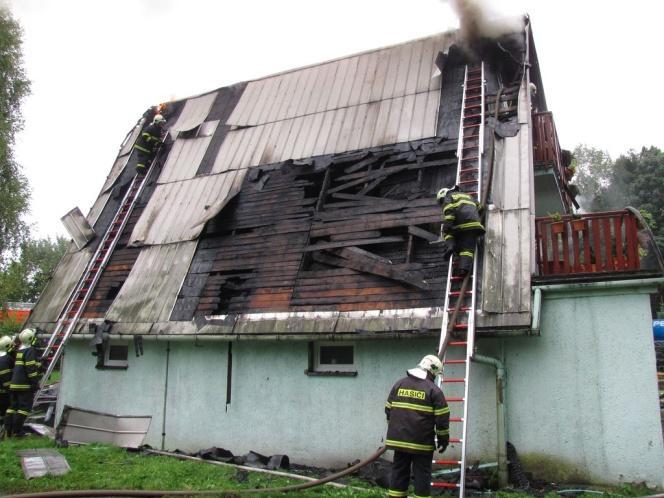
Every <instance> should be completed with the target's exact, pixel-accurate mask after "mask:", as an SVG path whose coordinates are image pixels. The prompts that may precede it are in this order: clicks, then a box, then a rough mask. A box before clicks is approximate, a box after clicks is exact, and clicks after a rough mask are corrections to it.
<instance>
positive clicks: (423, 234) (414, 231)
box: [408, 225, 438, 242]
mask: <svg viewBox="0 0 664 498" xmlns="http://www.w3.org/2000/svg"><path fill="white" fill-rule="evenodd" d="M408 233H409V234H411V235H415V236H416V237H419V238H421V239H424V240H426V241H427V242H433V241H434V240H438V236H437V235H435V234H433V233H431V232H429V231H427V230H424V229H422V228H419V227H416V226H414V225H408Z"/></svg>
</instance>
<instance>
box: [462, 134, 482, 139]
mask: <svg viewBox="0 0 664 498" xmlns="http://www.w3.org/2000/svg"><path fill="white" fill-rule="evenodd" d="M463 138H464V139H466V140H469V139H474V138H480V136H479V135H477V134H475V135H468V136H467V137H463Z"/></svg>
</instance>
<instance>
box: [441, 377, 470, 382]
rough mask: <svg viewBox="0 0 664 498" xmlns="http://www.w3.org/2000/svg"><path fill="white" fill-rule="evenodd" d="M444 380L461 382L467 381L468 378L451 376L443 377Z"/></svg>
mask: <svg viewBox="0 0 664 498" xmlns="http://www.w3.org/2000/svg"><path fill="white" fill-rule="evenodd" d="M443 382H452V383H459V382H466V379H464V378H463V377H451V378H447V379H443Z"/></svg>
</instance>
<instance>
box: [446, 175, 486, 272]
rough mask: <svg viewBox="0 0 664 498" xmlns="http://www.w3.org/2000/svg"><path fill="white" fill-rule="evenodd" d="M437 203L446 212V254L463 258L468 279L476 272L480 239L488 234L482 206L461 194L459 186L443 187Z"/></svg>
mask: <svg viewBox="0 0 664 498" xmlns="http://www.w3.org/2000/svg"><path fill="white" fill-rule="evenodd" d="M436 200H437V201H438V204H439V205H440V208H441V209H442V210H443V224H442V226H441V238H442V239H443V241H444V242H445V249H444V251H445V255H446V256H450V255H451V254H452V253H455V254H457V255H458V256H459V271H458V273H459V275H460V276H462V277H465V276H466V275H467V274H468V273H470V272H471V271H472V270H473V259H474V257H475V249H476V246H477V239H478V238H479V237H481V236H482V235H483V234H484V226H483V225H482V222H481V221H480V214H479V207H480V206H479V204H478V203H477V202H475V201H474V200H473V198H472V197H471V196H470V195H468V194H465V193H463V192H460V191H459V187H458V185H455V186H454V187H452V188H441V189H440V190H439V191H438V194H437V195H436Z"/></svg>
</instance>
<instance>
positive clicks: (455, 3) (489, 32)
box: [443, 0, 523, 46]
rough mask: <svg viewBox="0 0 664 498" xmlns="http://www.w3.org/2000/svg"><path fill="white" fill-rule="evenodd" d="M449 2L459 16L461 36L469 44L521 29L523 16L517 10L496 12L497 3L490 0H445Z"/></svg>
mask: <svg viewBox="0 0 664 498" xmlns="http://www.w3.org/2000/svg"><path fill="white" fill-rule="evenodd" d="M443 1H444V2H445V3H449V4H450V6H451V7H452V10H454V13H455V14H456V15H457V16H458V17H459V32H460V35H461V38H462V39H463V40H464V41H465V42H466V43H468V44H469V45H471V46H472V45H474V44H475V43H476V42H477V41H478V40H479V39H480V38H497V37H499V36H500V35H504V34H506V33H510V32H515V31H520V30H521V28H522V27H523V17H522V16H518V15H517V14H516V12H511V13H510V12H506V11H505V10H503V11H501V12H496V11H495V10H493V9H492V7H494V8H495V3H496V2H493V3H492V5H491V6H490V5H489V2H488V0H443Z"/></svg>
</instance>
